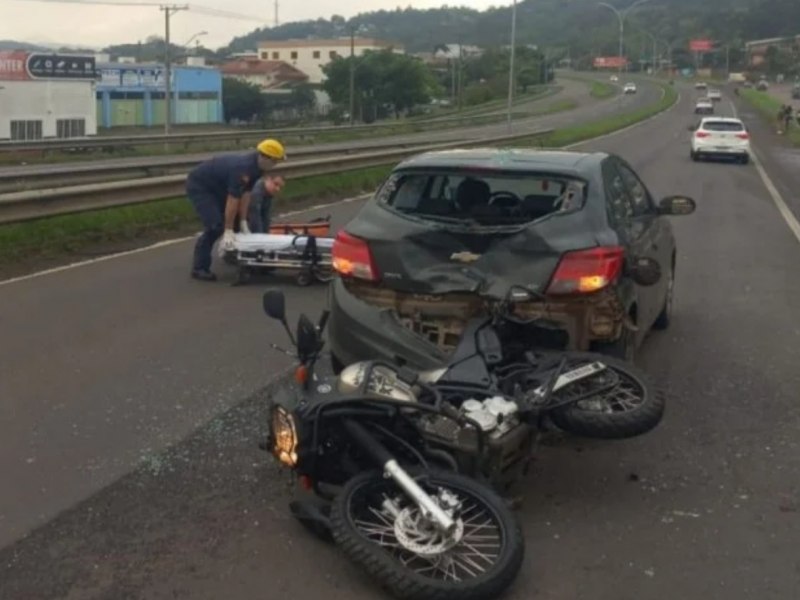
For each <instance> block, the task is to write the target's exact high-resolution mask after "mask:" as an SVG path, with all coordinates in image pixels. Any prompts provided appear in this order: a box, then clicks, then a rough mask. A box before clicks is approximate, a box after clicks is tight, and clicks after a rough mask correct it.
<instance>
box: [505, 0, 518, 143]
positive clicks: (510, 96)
mask: <svg viewBox="0 0 800 600" xmlns="http://www.w3.org/2000/svg"><path fill="white" fill-rule="evenodd" d="M516 46H517V0H514V3H513V5H512V7H511V58H510V59H509V61H508V114H507V121H508V133H511V108H512V105H513V103H514V52H515V49H516Z"/></svg>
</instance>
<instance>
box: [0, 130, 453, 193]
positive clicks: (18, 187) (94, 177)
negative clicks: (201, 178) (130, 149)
mask: <svg viewBox="0 0 800 600" xmlns="http://www.w3.org/2000/svg"><path fill="white" fill-rule="evenodd" d="M461 139H466V138H461ZM419 145H420V143H419V141H415V142H397V141H381V142H376V143H369V142H366V143H360V144H353V145H350V146H336V145H331V146H330V147H319V146H316V147H315V146H308V147H303V146H300V147H298V148H294V149H292V150H291V155H290V158H291V159H292V160H295V159H297V158H303V159H306V160H309V159H311V158H319V157H324V156H330V155H333V154H339V155H352V154H354V153H356V152H366V151H378V150H387V149H391V148H398V149H399V148H408V147H411V146H419ZM213 154H216V153H213ZM208 156H212V153H209V154H208ZM203 158H206V157H198V156H194V157H192V158H188V157H186V156H162V157H155V158H154V157H143V158H142V159H140V160H139V161H137V162H136V163H131V164H97V163H92V162H77V163H56V164H44V165H33V166H29V167H25V168H24V170H23V172H21V173H19V172H14V171H12V170H9V171H6V172H3V171H0V194H6V193H10V192H25V191H31V190H38V189H43V188H49V187H56V186H57V187H63V186H68V185H86V184H90V183H106V182H110V181H115V180H120V179H123V178H124V179H126V180H133V179H137V178H147V177H159V176H163V175H173V174H181V173H185V172H187V171H188V170H189V169H191V168H192V167H194V166H196V165H197V164H198V163H199V162H201V161H202V160H203Z"/></svg>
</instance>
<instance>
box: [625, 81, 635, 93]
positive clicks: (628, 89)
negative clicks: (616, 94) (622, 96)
mask: <svg viewBox="0 0 800 600" xmlns="http://www.w3.org/2000/svg"><path fill="white" fill-rule="evenodd" d="M624 92H625V93H626V94H635V93H636V84H635V83H626V84H625V89H624Z"/></svg>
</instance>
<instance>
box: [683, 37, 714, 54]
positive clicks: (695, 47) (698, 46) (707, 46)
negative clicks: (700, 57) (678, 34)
mask: <svg viewBox="0 0 800 600" xmlns="http://www.w3.org/2000/svg"><path fill="white" fill-rule="evenodd" d="M713 49H714V42H712V41H711V40H691V41H690V42H689V50H691V51H692V52H711V50H713Z"/></svg>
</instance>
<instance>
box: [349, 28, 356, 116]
mask: <svg viewBox="0 0 800 600" xmlns="http://www.w3.org/2000/svg"><path fill="white" fill-rule="evenodd" d="M355 111H356V28H355V26H353V25H351V26H350V127H352V126H353V125H354V124H355V120H354V119H355Z"/></svg>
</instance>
